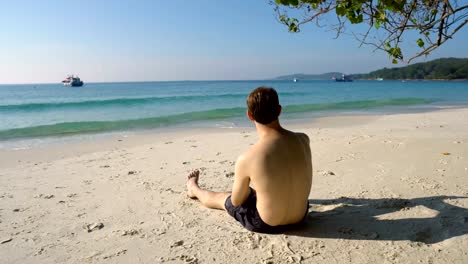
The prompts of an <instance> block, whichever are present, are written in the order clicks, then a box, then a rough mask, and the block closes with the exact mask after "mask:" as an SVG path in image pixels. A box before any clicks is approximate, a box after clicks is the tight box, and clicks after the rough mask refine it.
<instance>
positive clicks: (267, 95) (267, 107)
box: [247, 86, 280, 125]
mask: <svg viewBox="0 0 468 264" xmlns="http://www.w3.org/2000/svg"><path fill="white" fill-rule="evenodd" d="M247 110H248V111H249V113H250V114H251V115H252V117H253V119H254V120H255V121H256V122H258V123H260V124H263V125H267V124H270V123H271V122H273V121H276V120H278V116H279V114H280V104H279V99H278V93H276V91H275V89H273V88H270V87H265V86H261V87H258V88H256V89H255V90H253V91H252V92H250V94H249V96H248V97H247Z"/></svg>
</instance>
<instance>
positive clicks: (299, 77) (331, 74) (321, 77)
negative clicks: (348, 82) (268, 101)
mask: <svg viewBox="0 0 468 264" xmlns="http://www.w3.org/2000/svg"><path fill="white" fill-rule="evenodd" d="M341 75H342V73H341V72H327V73H323V74H303V73H297V74H290V75H284V76H279V77H276V78H273V79H274V80H292V79H294V78H296V79H297V80H330V79H331V78H332V77H334V76H336V77H341Z"/></svg>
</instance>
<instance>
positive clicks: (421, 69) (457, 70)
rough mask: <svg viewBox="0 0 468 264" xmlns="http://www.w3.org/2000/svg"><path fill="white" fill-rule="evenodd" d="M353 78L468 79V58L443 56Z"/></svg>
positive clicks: (355, 75)
mask: <svg viewBox="0 0 468 264" xmlns="http://www.w3.org/2000/svg"><path fill="white" fill-rule="evenodd" d="M351 77H352V78H353V79H376V78H383V79H385V80H397V79H407V80H436V79H443V80H454V79H468V59H461V58H443V59H436V60H432V61H428V62H423V63H415V64H412V65H408V66H405V67H400V68H390V69H389V68H383V69H380V70H377V71H373V72H370V73H367V74H353V75H352V76H351Z"/></svg>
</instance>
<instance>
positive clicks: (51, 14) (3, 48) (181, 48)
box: [0, 0, 468, 83]
mask: <svg viewBox="0 0 468 264" xmlns="http://www.w3.org/2000/svg"><path fill="white" fill-rule="evenodd" d="M333 37H334V34H333V33H332V32H327V31H326V30H325V29H320V28H317V27H314V26H312V25H310V26H307V27H305V28H303V30H302V32H301V33H299V34H292V33H288V32H287V29H286V28H285V27H284V26H283V25H281V24H279V23H278V22H277V21H276V20H275V17H274V12H273V7H272V6H270V5H269V4H268V0H255V1H251V0H239V1H214V0H211V1H210V0H198V1H182V0H171V1H159V0H154V1H150V0H148V1H144V0H140V1H130V0H127V1H123V0H122V1H117V0H101V1H95V0H81V1H74V0H68V1H63V0H56V1H52V0H43V1H36V0H29V1H23V0H15V1H2V3H1V4H0V83H44V82H59V81H60V80H61V79H62V78H63V77H64V76H66V75H67V74H69V73H75V74H79V75H80V76H81V77H82V78H83V79H84V80H85V81H88V82H103V81H152V80H154V81H158V80H239V79H244V80H245V79H264V78H270V77H275V76H278V75H284V74H291V73H324V72H329V71H342V72H345V73H358V72H368V71H371V70H375V69H377V68H382V67H392V66H393V65H392V64H391V63H390V60H389V58H388V56H387V55H386V54H384V53H382V52H372V48H371V47H361V48H359V47H358V46H359V43H358V42H356V41H355V40H353V39H352V38H351V37H349V36H343V37H342V38H339V39H334V38H333ZM467 42H468V30H465V29H463V30H462V32H461V33H460V34H458V35H457V36H456V37H455V39H454V40H452V41H449V42H447V43H446V45H445V46H442V47H441V48H439V49H438V50H437V51H436V52H434V53H433V54H431V55H430V56H428V57H427V58H423V59H420V60H419V61H425V60H431V59H434V58H439V57H468V49H467V48H466V44H465V43H467ZM410 49H411V45H410Z"/></svg>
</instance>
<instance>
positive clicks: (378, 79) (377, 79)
mask: <svg viewBox="0 0 468 264" xmlns="http://www.w3.org/2000/svg"><path fill="white" fill-rule="evenodd" d="M375 80H376V81H383V78H380V77H379V78H375Z"/></svg>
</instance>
